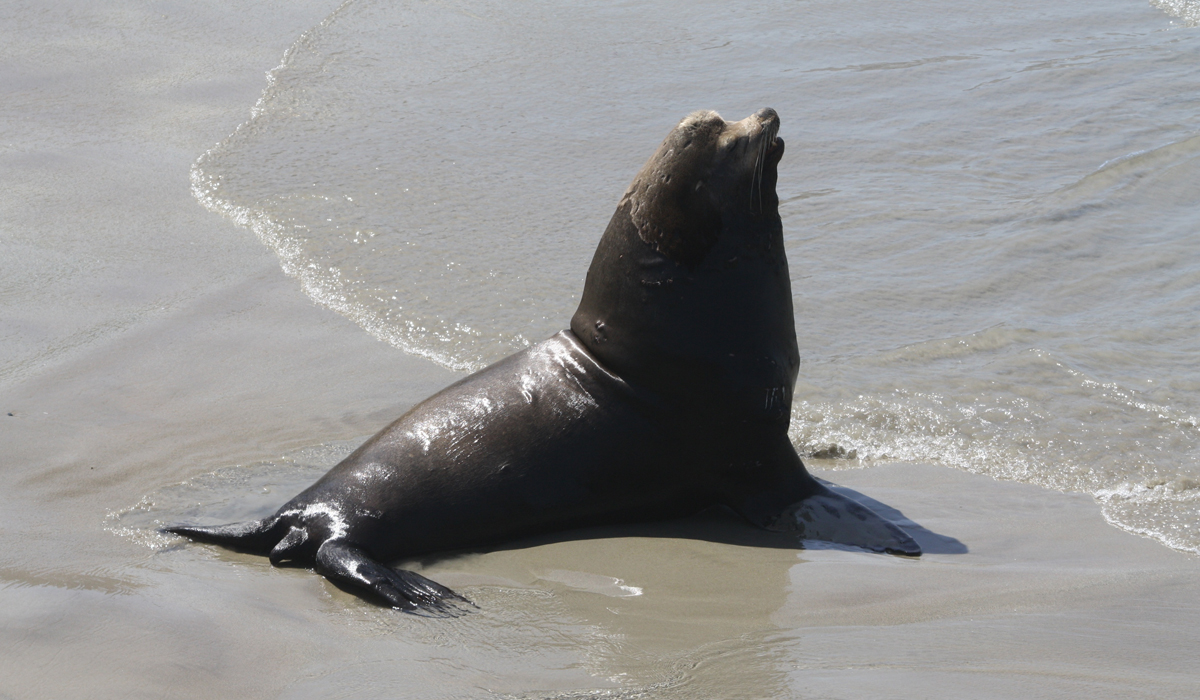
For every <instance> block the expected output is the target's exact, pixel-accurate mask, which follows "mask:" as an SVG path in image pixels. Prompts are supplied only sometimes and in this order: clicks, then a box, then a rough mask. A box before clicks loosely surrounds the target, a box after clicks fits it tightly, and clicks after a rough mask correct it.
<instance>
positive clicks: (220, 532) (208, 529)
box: [162, 517, 281, 554]
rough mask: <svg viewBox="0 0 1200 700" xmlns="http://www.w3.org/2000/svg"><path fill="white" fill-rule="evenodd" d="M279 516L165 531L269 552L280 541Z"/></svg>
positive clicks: (245, 549)
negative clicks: (278, 530)
mask: <svg viewBox="0 0 1200 700" xmlns="http://www.w3.org/2000/svg"><path fill="white" fill-rule="evenodd" d="M280 524H281V523H280V520H279V518H278V517H270V518H264V519H263V520H251V521H249V522H244V523H231V524H229V525H172V526H170V527H164V528H163V530H162V531H163V532H169V533H171V534H173V535H181V536H183V537H186V538H188V539H190V540H194V541H196V542H207V543H208V544H218V545H221V546H222V547H229V548H230V549H235V550H239V551H243V552H250V553H253V554H263V553H265V552H269V551H270V550H271V548H272V547H274V546H275V543H276V542H278V541H279V539H280V537H281V534H279V533H278V532H276V530H277V529H278V526H279V525H280Z"/></svg>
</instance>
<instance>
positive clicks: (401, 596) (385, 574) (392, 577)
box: [317, 540, 475, 617]
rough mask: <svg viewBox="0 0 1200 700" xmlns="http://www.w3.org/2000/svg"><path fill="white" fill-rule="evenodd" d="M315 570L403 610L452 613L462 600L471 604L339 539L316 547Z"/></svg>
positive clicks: (427, 580)
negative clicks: (373, 557) (379, 560)
mask: <svg viewBox="0 0 1200 700" xmlns="http://www.w3.org/2000/svg"><path fill="white" fill-rule="evenodd" d="M317 573H319V574H321V575H323V576H325V577H326V578H328V579H329V580H331V581H334V582H336V583H341V584H343V585H346V586H350V587H353V588H365V589H367V590H368V591H370V592H372V593H374V594H375V595H377V596H379V597H380V598H383V599H384V600H386V601H387V602H388V603H389V604H391V606H392V607H394V608H396V609H397V610H403V611H405V612H412V613H416V612H424V613H431V614H434V615H439V616H447V617H456V616H457V615H458V614H459V613H461V612H462V611H463V608H461V607H460V606H458V605H457V604H456V603H458V602H462V603H466V604H467V605H470V606H472V607H475V604H474V603H472V602H471V601H469V600H467V599H466V598H464V597H462V596H461V595H459V594H457V593H455V592H454V591H452V590H450V589H449V588H446V587H445V586H443V585H441V584H440V583H436V582H434V581H430V580H429V579H427V578H425V577H424V576H422V575H420V574H417V573H414V572H412V571H404V570H403V569H392V568H390V567H387V566H384V565H383V564H380V563H379V562H377V561H375V560H374V559H371V558H370V557H369V556H367V554H366V552H364V551H362V550H361V549H359V548H358V547H355V546H354V545H352V544H349V543H347V542H344V541H341V540H328V541H326V542H325V543H324V544H322V545H321V547H320V549H318V550H317Z"/></svg>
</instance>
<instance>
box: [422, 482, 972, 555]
mask: <svg viewBox="0 0 1200 700" xmlns="http://www.w3.org/2000/svg"><path fill="white" fill-rule="evenodd" d="M825 483H826V485H827V486H829V487H830V488H831V489H833V490H834V491H836V492H837V493H839V494H841V495H843V496H846V497H847V498H850V499H853V500H855V501H857V502H858V503H860V504H862V505H864V506H866V507H867V508H870V509H871V510H872V511H874V512H875V513H876V514H878V515H879V516H881V517H883V518H885V519H887V520H889V521H891V522H893V523H895V524H896V525H898V526H900V527H901V528H902V529H903V530H904V531H905V532H907V533H908V534H909V535H910V536H911V537H912V538H913V539H914V540H916V541H917V544H919V545H920V546H921V552H922V553H923V554H966V553H967V552H968V551H970V550H969V549H968V547H967V545H966V544H964V543H963V542H961V541H959V540H958V539H956V538H954V537H951V536H949V535H943V534H940V533H937V532H934V531H932V530H930V529H928V528H926V527H924V526H923V525H921V524H919V523H917V522H916V521H914V520H912V519H911V518H909V517H907V516H906V515H904V513H902V512H901V511H900V510H898V509H896V508H893V507H891V506H889V505H886V504H884V503H881V502H880V501H877V500H875V499H873V498H871V497H869V496H866V495H864V494H862V493H859V492H858V491H855V490H854V489H850V488H847V487H845V486H837V485H835V484H830V483H828V482H825ZM621 537H651V538H663V539H666V538H673V539H686V540H700V541H705V542H712V543H715V544H726V545H734V546H739V547H763V548H770V549H795V550H801V549H845V550H847V551H856V552H868V551H869V550H865V549H861V548H859V547H853V546H849V545H842V544H837V543H834V542H822V541H817V540H806V539H804V538H802V537H801V536H800V535H798V534H797V533H794V532H775V531H771V530H764V529H762V528H758V527H755V526H754V525H751V524H750V523H748V522H747V521H746V519H745V518H743V517H741V516H740V515H738V514H737V513H735V512H734V511H733V510H732V509H730V508H728V507H726V506H723V505H714V506H710V507H708V508H706V509H704V510H702V511H700V512H698V513H695V514H694V515H690V516H685V517H681V518H674V519H670V520H656V521H649V522H638V523H623V524H607V525H594V526H590V527H583V528H577V529H574V530H565V531H560V532H551V533H543V534H539V535H536V536H531V537H525V538H522V539H518V540H513V541H508V542H502V543H497V544H495V545H492V546H488V547H476V548H471V549H462V550H456V551H454V552H437V553H433V554H427V555H424V556H420V557H416V558H415V560H416V561H420V562H422V563H423V564H425V565H429V564H433V563H436V562H438V561H443V560H446V559H452V558H456V557H460V556H466V555H471V554H485V553H489V552H505V551H512V550H520V549H529V548H532V547H541V546H545V545H551V544H557V543H561V542H575V541H583V540H597V539H613V538H621ZM869 553H871V554H875V553H876V552H869ZM405 561H414V558H412V557H409V558H406V559H405Z"/></svg>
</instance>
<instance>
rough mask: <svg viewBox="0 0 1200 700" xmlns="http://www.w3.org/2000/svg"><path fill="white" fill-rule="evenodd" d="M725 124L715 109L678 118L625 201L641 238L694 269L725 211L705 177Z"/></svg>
mask: <svg viewBox="0 0 1200 700" xmlns="http://www.w3.org/2000/svg"><path fill="white" fill-rule="evenodd" d="M725 127H726V122H725V120H724V119H722V118H721V115H719V114H717V113H716V112H713V111H711V110H701V111H697V112H693V113H691V114H689V115H688V116H687V117H685V118H684V119H683V121H681V122H679V125H678V126H676V127H675V128H674V129H673V130H672V131H671V133H670V134H669V135H668V136H667V138H666V140H665V141H663V143H662V145H661V146H659V147H658V150H657V151H655V153H654V155H653V156H652V157H651V158H650V160H649V161H647V162H646V165H644V166H643V167H642V170H641V172H639V173H638V175H637V177H636V178H634V180H633V184H631V185H630V186H629V189H628V190H627V191H626V192H625V197H624V200H625V201H623V202H622V204H625V203H626V202H628V205H629V216H630V218H631V219H632V220H633V224H634V226H635V227H637V231H638V236H639V237H640V238H641V239H642V240H643V241H645V242H646V243H647V244H649V245H651V246H653V247H654V249H655V250H657V251H658V252H660V253H662V254H663V255H666V256H667V257H669V258H671V259H673V260H677V261H679V262H681V263H683V264H685V265H687V266H689V267H693V266H695V265H696V264H698V263H699V262H700V260H702V259H703V258H704V255H705V253H707V252H708V249H709V248H711V247H712V244H713V243H714V242H715V241H716V239H717V236H718V234H720V232H721V214H720V211H719V210H718V209H717V207H716V205H715V204H714V203H713V202H712V200H711V197H710V196H709V193H708V192H707V191H706V188H705V184H704V181H705V179H706V178H707V177H708V174H709V171H710V170H711V168H712V165H713V156H714V153H715V150H716V147H717V142H718V139H719V138H720V136H721V133H722V132H723V131H724V130H725Z"/></svg>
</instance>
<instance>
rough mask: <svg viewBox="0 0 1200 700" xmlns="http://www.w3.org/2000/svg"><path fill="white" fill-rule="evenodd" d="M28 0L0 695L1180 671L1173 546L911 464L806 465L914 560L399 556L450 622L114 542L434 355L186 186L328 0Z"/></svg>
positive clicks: (15, 127)
mask: <svg viewBox="0 0 1200 700" xmlns="http://www.w3.org/2000/svg"><path fill="white" fill-rule="evenodd" d="M44 8H45V6H44V5H29V6H27V7H23V6H20V5H19V4H18V5H16V6H14V11H13V12H11V13H9V14H12V15H14V16H17V17H19V18H20V21H17V22H13V23H9V24H7V25H6V26H5V27H4V28H3V29H0V45H4V46H6V47H8V48H6V49H5V50H4V51H5V53H6V54H7V56H8V57H11V58H13V60H11V61H9V62H8V65H9V66H10V67H8V68H6V69H5V71H6V72H5V74H4V76H5V77H4V79H5V80H6V81H7V82H8V84H9V85H10V86H12V88H13V98H12V99H11V100H10V101H9V102H8V104H6V105H5V106H4V107H3V108H2V109H3V110H4V112H5V119H4V120H3V123H4V124H5V131H4V132H3V139H0V145H2V146H3V148H2V150H0V162H2V163H3V168H2V169H0V177H2V178H3V187H0V208H2V210H3V211H4V212H5V217H4V222H3V224H2V226H3V232H4V242H3V245H2V247H0V251H2V252H0V255H2V257H0V266H2V267H0V270H2V271H3V276H4V279H5V280H6V281H5V283H4V286H3V289H2V295H0V304H2V306H0V309H2V310H3V314H4V323H3V327H4V332H3V334H2V335H0V351H2V352H3V363H0V445H3V447H4V457H3V459H2V460H0V512H2V513H3V516H2V517H0V697H3V698H32V697H38V698H68V697H70V698H73V697H80V696H89V697H100V698H106V697H123V698H127V697H153V698H159V697H228V696H239V697H248V698H258V697H264V698H265V697H288V698H291V697H295V698H312V697H321V698H329V697H380V696H390V697H421V698H426V697H507V696H517V697H547V696H549V697H595V696H601V697H621V696H631V697H632V696H638V694H639V693H643V694H644V695H642V696H646V697H721V698H738V697H746V698H762V697H821V698H842V697H845V698H873V697H880V698H884V697H946V698H959V697H1014V696H1018V695H1023V696H1028V697H1089V698H1090V697H1155V698H1172V697H1179V698H1185V697H1195V696H1196V695H1197V694H1198V691H1200V680H1198V679H1197V677H1196V675H1195V673H1194V663H1195V655H1196V650H1197V649H1200V605H1198V604H1197V602H1196V601H1197V600H1200V575H1198V574H1200V559H1198V558H1197V557H1194V556H1190V555H1185V554H1181V553H1178V552H1174V551H1171V550H1168V549H1166V548H1164V547H1162V546H1161V545H1158V544H1156V543H1154V542H1152V541H1150V540H1147V539H1142V538H1138V537H1134V536H1131V535H1128V534H1125V533H1123V532H1120V531H1118V530H1116V529H1115V528H1113V527H1111V526H1109V525H1107V524H1106V523H1105V522H1104V521H1103V519H1102V517H1101V515H1100V512H1099V509H1098V508H1097V507H1096V505H1095V504H1094V503H1093V502H1092V500H1091V499H1090V498H1089V497H1086V496H1081V495H1074V494H1061V493H1056V492H1051V491H1046V490H1042V489H1038V488H1036V487H1032V486H1026V485H1020V484H1011V483H999V482H995V481H992V480H990V479H987V478H985V477H978V476H972V475H967V474H962V473H959V472H953V471H950V470H946V469H942V468H938V467H933V466H929V465H920V464H898V465H891V466H886V467H878V468H874V469H869V470H856V471H833V472H828V473H822V476H824V477H826V478H829V479H830V480H831V481H834V482H836V483H839V484H842V485H844V486H846V487H848V488H850V489H854V490H855V492H857V493H861V494H865V495H866V496H864V497H867V496H869V497H870V498H871V499H874V500H875V501H876V502H878V503H881V504H886V506H887V507H890V508H892V509H895V510H897V511H899V512H900V513H902V514H903V516H904V517H906V518H908V519H910V520H911V521H912V522H913V523H914V528H916V532H917V534H918V535H919V539H920V541H921V542H922V544H923V545H924V546H925V548H926V550H927V554H926V555H925V556H924V557H922V558H921V559H920V560H918V561H912V560H905V559H899V558H894V557H885V556H876V555H870V554H865V553H860V552H850V551H840V550H836V549H808V550H803V551H798V550H796V549H793V548H792V547H790V546H787V545H788V543H786V542H781V541H780V540H778V539H776V538H772V537H767V536H765V535H762V534H760V533H756V532H754V531H752V530H750V529H748V528H746V527H744V526H742V525H741V523H739V522H737V521H735V520H733V519H731V518H729V517H728V516H726V515H724V514H722V513H719V512H716V513H708V514H704V515H701V516H697V517H696V518H692V519H689V520H687V521H680V522H676V523H666V524H659V525H652V526H643V527H639V528H632V529H625V530H607V531H599V532H589V533H573V534H572V535H571V536H570V537H569V538H566V539H562V540H560V541H555V542H541V543H531V542H525V543H517V544H516V545H515V546H514V547H513V548H510V549H506V550H502V551H493V552H483V553H468V554H458V555H455V556H451V557H446V558H440V559H431V560H429V561H422V562H411V563H410V564H411V565H412V566H414V567H415V568H419V569H422V570H424V571H425V572H426V573H427V574H429V575H430V576H432V577H434V578H436V579H438V580H440V581H443V582H444V583H446V584H448V585H451V586H455V587H458V588H460V589H461V590H462V591H463V592H465V593H467V594H468V595H470V596H471V597H472V598H474V599H475V600H476V601H477V602H478V603H479V605H480V607H481V611H480V612H479V613H477V614H474V615H471V616H468V617H466V618H463V619H460V620H455V621H439V620H423V619H420V618H415V617H412V616H406V615H403V614H400V613H396V612H393V611H390V610H385V609H381V608H378V607H375V606H372V605H369V604H367V603H364V602H362V601H360V600H358V599H357V598H354V597H352V596H349V595H347V594H346V593H344V592H342V591H340V590H338V589H336V588H334V587H333V586H331V585H329V584H328V583H327V582H325V581H324V580H322V579H321V578H319V577H317V576H314V575H312V574H311V573H308V572H306V571H303V570H294V569H283V570H280V569H272V568H271V567H270V565H269V564H268V563H267V562H266V560H265V559H263V558H259V557H250V556H243V555H239V554H233V553H228V552H222V551H219V550H216V549H213V548H208V547H201V546H194V545H185V544H175V545H172V546H166V547H158V548H156V547H148V546H146V544H145V543H144V542H142V541H139V540H138V539H137V538H132V537H127V536H122V535H120V534H116V533H114V532H113V531H112V527H111V524H112V520H111V514H112V513H114V512H117V511H121V510H122V509H127V508H129V507H131V506H133V505H135V504H137V503H138V502H139V501H142V500H143V499H144V498H146V497H147V496H148V495H151V500H153V496H152V495H153V494H156V493H160V492H161V491H162V490H163V489H168V488H170V487H172V486H173V485H177V484H179V483H180V482H183V481H185V480H188V479H191V478H194V477H197V476H199V475H203V474H207V473H211V472H214V471H216V470H218V469H221V468H225V467H231V466H234V465H252V464H253V463H256V462H259V461H262V460H268V459H276V458H278V457H279V456H280V455H282V454H285V453H289V452H292V451H295V450H298V449H300V448H304V447H306V446H311V445H316V444H319V443H326V442H330V441H337V440H349V439H352V438H356V437H360V436H365V435H367V434H369V433H371V432H373V431H374V430H376V429H377V428H379V427H380V426H382V425H383V424H385V423H386V422H388V421H390V420H391V419H392V418H394V417H396V416H397V415H399V414H400V413H401V412H402V411H403V410H404V409H405V408H406V407H407V406H409V405H411V404H412V403H414V402H416V401H418V400H420V399H421V398H424V397H425V396H427V395H428V394H430V393H432V392H433V391H435V390H436V389H438V388H440V387H441V386H444V385H445V384H447V383H449V382H451V381H453V380H454V379H456V378H457V377H458V376H459V375H455V374H453V373H451V372H448V371H446V370H444V369H440V368H438V367H435V366H433V365H432V364H429V363H427V362H424V361H419V360H416V359H413V358H411V357H408V356H406V355H404V354H402V353H400V352H398V351H396V350H395V349H393V348H390V347H389V346H387V345H385V344H383V343H381V342H379V341H376V340H374V339H372V338H370V337H369V336H368V335H367V334H366V333H365V332H363V331H362V330H361V329H359V328H358V327H357V326H355V325H354V324H352V323H351V322H349V321H347V320H345V319H343V318H342V317H340V316H337V315H335V314H334V313H332V312H330V311H327V310H324V309H320V308H317V307H315V306H314V305H313V304H312V303H311V302H310V301H308V299H307V298H305V297H304V296H303V294H302V293H301V291H300V290H299V289H298V288H297V286H296V284H295V283H294V282H293V281H292V280H290V279H288V278H286V277H285V276H284V275H283V274H282V273H281V272H280V271H279V267H278V263H277V261H276V259H275V257H274V256H273V254H271V253H270V251H268V250H267V249H266V248H265V247H263V246H262V245H260V244H259V243H258V242H257V241H256V240H254V238H253V236H252V235H250V234H249V233H247V232H246V231H245V230H243V229H239V228H237V227H235V226H233V225H232V224H231V223H229V222H228V221H225V220H223V219H221V218H220V217H217V216H215V215H213V214H210V213H208V212H206V211H204V210H203V209H202V208H201V207H200V206H199V205H198V204H197V203H196V202H195V200H194V199H193V198H192V197H191V195H190V193H189V190H188V169H189V167H190V165H191V163H192V162H193V161H194V159H195V158H196V156H197V155H198V154H199V153H201V152H203V151H204V150H205V149H206V148H207V147H209V146H210V145H211V144H212V143H214V142H215V141H217V140H218V139H220V138H222V137H223V136H225V135H226V134H227V133H228V132H229V131H231V130H232V129H233V128H235V127H236V126H237V124H238V123H240V122H241V121H243V120H244V118H245V116H246V109H247V106H248V105H249V104H252V103H253V101H254V98H255V96H256V95H257V94H258V92H259V91H260V90H261V88H262V85H263V72H264V71H265V70H266V69H268V68H270V67H271V66H273V65H275V64H276V63H277V61H278V59H279V56H280V55H281V54H282V52H283V50H284V49H285V48H286V47H287V46H289V45H290V44H291V43H292V42H293V41H294V39H295V37H296V36H297V35H298V34H299V33H300V32H302V31H304V30H305V29H307V28H308V27H311V26H313V25H314V24H316V23H317V22H319V21H320V20H321V18H322V17H324V16H325V15H326V14H327V13H328V12H329V10H330V9H331V8H330V7H329V6H328V5H327V4H325V3H287V4H283V3H279V4H270V3H266V4H259V5H254V6H251V7H244V6H243V5H240V4H239V5H236V6H235V5H233V4H213V5H207V6H193V5H189V6H187V7H186V8H183V7H177V6H174V5H163V6H161V7H159V6H152V7H144V6H142V5H137V4H129V5H116V4H109V5H106V6H105V7H104V9H100V10H88V11H84V10H79V9H74V8H68V7H61V8H57V9H54V8H51V9H50V10H47V9H44ZM9 413H11V414H12V415H11V416H9V415H8V414H9ZM820 466H826V467H830V466H837V465H836V464H834V463H826V464H824V465H820Z"/></svg>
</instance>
